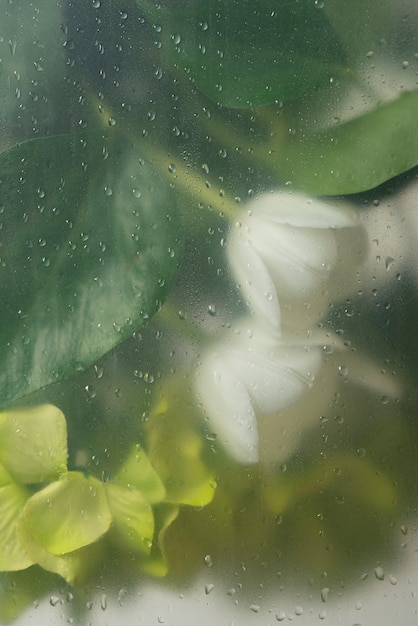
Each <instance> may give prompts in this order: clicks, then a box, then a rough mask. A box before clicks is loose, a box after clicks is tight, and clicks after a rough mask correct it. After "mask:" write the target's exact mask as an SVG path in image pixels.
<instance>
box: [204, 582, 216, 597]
mask: <svg viewBox="0 0 418 626" xmlns="http://www.w3.org/2000/svg"><path fill="white" fill-rule="evenodd" d="M214 586H215V585H212V584H209V585H205V593H206V595H207V596H208V595H209V594H210V592H211V591H212V590H213V588H214Z"/></svg>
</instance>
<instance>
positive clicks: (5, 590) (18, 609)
mask: <svg viewBox="0 0 418 626" xmlns="http://www.w3.org/2000/svg"><path fill="white" fill-rule="evenodd" d="M56 584H57V580H56V577H55V576H54V575H53V574H50V573H49V572H44V571H42V570H41V569H40V568H36V567H31V568H28V569H25V570H21V571H19V572H13V573H5V574H2V575H1V576H0V624H9V623H11V622H14V621H15V620H16V619H17V618H18V617H19V616H20V615H21V614H22V613H23V611H25V610H27V609H30V608H31V607H32V608H34V607H35V606H37V605H38V603H39V599H40V598H42V597H43V596H45V595H46V594H48V593H49V594H51V592H52V590H53V589H55V588H56Z"/></svg>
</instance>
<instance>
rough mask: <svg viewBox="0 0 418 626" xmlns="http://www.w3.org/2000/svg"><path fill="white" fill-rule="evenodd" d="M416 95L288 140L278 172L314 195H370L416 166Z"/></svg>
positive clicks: (413, 94) (282, 152)
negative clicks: (384, 183) (313, 132)
mask: <svg viewBox="0 0 418 626" xmlns="http://www.w3.org/2000/svg"><path fill="white" fill-rule="evenodd" d="M417 110H418V90H416V91H412V92H410V93H405V94H404V95H402V96H400V97H399V98H397V99H396V100H394V101H393V102H390V103H389V104H385V105H383V106H381V107H379V108H377V109H375V110H374V111H372V112H371V113H367V114H366V115H363V116H361V117H358V118H356V119H354V120H351V121H349V122H346V123H344V124H340V125H338V126H335V127H334V128H330V129H327V130H325V131H323V132H318V133H315V134H312V135H309V134H307V133H306V134H305V133H303V134H301V136H298V134H296V135H295V136H294V137H289V139H288V142H287V144H285V145H284V146H283V147H282V148H281V156H279V157H278V159H279V160H278V167H279V172H280V174H281V175H282V177H283V178H285V179H286V180H290V181H291V182H292V184H293V186H294V187H298V188H299V189H303V190H305V191H308V192H309V193H312V194H316V195H340V194H352V193H358V192H361V191H366V190H368V189H372V188H374V187H377V186H378V185H380V184H381V183H383V182H385V181H387V180H389V179H390V178H393V177H394V176H397V175H399V174H402V173H403V172H405V171H407V170H409V169H410V168H412V167H414V166H415V165H417V164H418V116H417Z"/></svg>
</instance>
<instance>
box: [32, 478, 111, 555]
mask: <svg viewBox="0 0 418 626" xmlns="http://www.w3.org/2000/svg"><path fill="white" fill-rule="evenodd" d="M22 517H23V520H24V525H25V527H26V529H27V531H28V533H29V534H30V535H31V537H32V539H33V542H34V543H37V544H39V545H40V546H41V547H42V548H44V549H45V550H47V551H48V552H50V553H51V554H54V555H62V554H66V553H68V552H73V551H74V550H77V549H78V548H82V547H83V546H87V545H88V544H90V543H93V542H95V541H97V540H98V539H100V537H101V536H102V535H104V533H105V532H106V531H107V530H108V529H109V527H110V524H111V522H112V516H111V513H110V510H109V507H108V504H107V498H106V493H105V489H104V484H103V483H101V482H100V481H98V480H97V479H96V478H93V477H86V476H84V475H83V474H82V473H81V472H68V473H67V474H65V475H64V476H63V477H62V478H61V479H60V480H58V481H56V482H54V483H51V484H50V485H48V486H47V487H45V489H42V490H41V491H38V492H37V493H35V494H34V495H33V496H32V497H31V498H29V500H28V501H27V503H26V505H25V508H24V510H23V511H22Z"/></svg>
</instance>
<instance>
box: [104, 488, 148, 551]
mask: <svg viewBox="0 0 418 626" xmlns="http://www.w3.org/2000/svg"><path fill="white" fill-rule="evenodd" d="M106 493H107V498H108V502H109V508H110V511H111V513H112V516H113V525H112V531H111V534H112V536H113V537H114V538H115V539H116V541H117V543H118V544H119V545H121V546H122V547H124V548H125V549H128V550H130V551H133V552H136V553H138V552H139V553H141V554H149V552H150V550H151V545H152V538H153V535H154V515H153V513H152V509H151V506H150V505H149V504H148V502H147V501H146V500H145V498H144V496H143V495H142V494H141V493H140V492H139V491H136V490H133V489H128V488H126V487H120V486H119V485H114V484H112V483H107V485H106Z"/></svg>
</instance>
